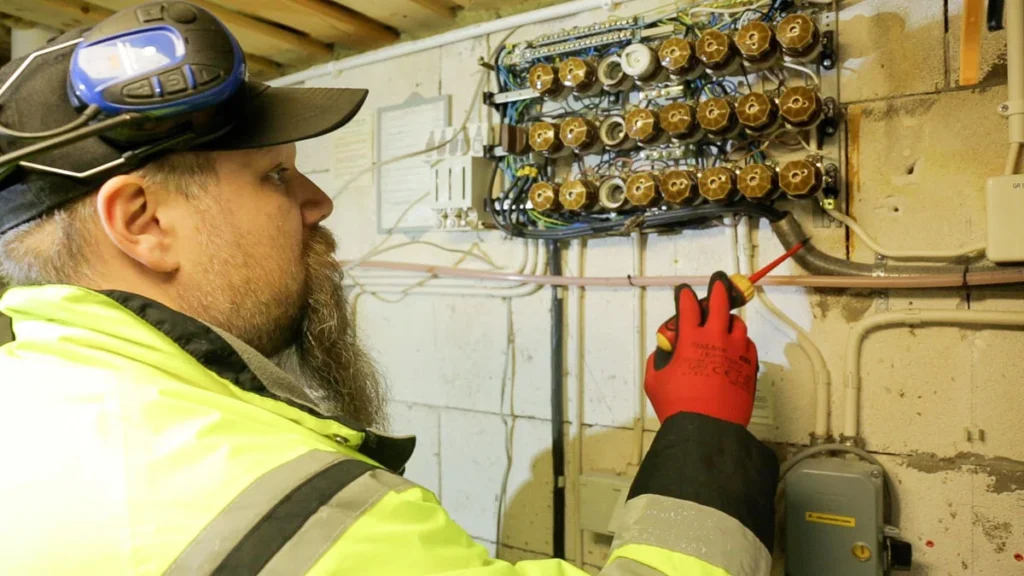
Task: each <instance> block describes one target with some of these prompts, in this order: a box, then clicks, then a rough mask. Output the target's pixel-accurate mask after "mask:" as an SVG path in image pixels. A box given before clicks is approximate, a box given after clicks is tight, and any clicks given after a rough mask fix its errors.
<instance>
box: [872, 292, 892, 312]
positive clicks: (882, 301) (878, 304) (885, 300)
mask: <svg viewBox="0 0 1024 576" xmlns="http://www.w3.org/2000/svg"><path fill="white" fill-rule="evenodd" d="M888 311H889V293H888V292H876V293H875V312H878V313H882V312H888Z"/></svg>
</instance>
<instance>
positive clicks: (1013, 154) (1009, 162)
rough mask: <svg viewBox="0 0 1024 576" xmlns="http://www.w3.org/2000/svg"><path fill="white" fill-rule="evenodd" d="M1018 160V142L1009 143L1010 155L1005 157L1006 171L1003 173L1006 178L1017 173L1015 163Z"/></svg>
mask: <svg viewBox="0 0 1024 576" xmlns="http://www.w3.org/2000/svg"><path fill="white" fill-rule="evenodd" d="M1019 160H1020V142H1010V153H1009V154H1008V155H1007V156H1006V170H1004V173H1005V174H1006V175H1007V176H1012V175H1014V174H1016V173H1017V162H1018V161H1019Z"/></svg>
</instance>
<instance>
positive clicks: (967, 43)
mask: <svg viewBox="0 0 1024 576" xmlns="http://www.w3.org/2000/svg"><path fill="white" fill-rule="evenodd" d="M1011 1H1013V0H1011ZM963 2H964V10H963V17H962V18H960V85H961V86H973V85H975V84H977V83H978V82H980V81H981V23H982V21H983V20H984V12H985V0H963Z"/></svg>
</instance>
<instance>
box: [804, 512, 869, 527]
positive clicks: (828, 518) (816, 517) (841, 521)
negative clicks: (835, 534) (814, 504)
mask: <svg viewBox="0 0 1024 576" xmlns="http://www.w3.org/2000/svg"><path fill="white" fill-rule="evenodd" d="M804 518H805V519H806V520H807V521H808V522H818V523H821V524H831V525H833V526H844V527H846V528H853V527H854V526H856V525H857V519H856V518H854V517H852V516H836V515H835V514H822V513H821V512H807V513H806V514H805V515H804Z"/></svg>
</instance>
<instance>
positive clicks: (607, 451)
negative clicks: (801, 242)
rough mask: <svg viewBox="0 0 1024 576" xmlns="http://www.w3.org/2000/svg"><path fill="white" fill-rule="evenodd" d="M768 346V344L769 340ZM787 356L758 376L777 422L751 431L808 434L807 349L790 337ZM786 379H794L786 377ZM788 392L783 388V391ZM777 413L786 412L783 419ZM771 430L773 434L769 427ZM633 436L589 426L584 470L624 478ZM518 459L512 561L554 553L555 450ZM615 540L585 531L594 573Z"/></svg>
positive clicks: (569, 463)
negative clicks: (524, 474)
mask: <svg viewBox="0 0 1024 576" xmlns="http://www.w3.org/2000/svg"><path fill="white" fill-rule="evenodd" d="M766 345H767V344H766ZM784 355H785V357H786V359H787V360H788V366H784V365H781V364H774V363H768V362H762V363H761V371H760V374H759V378H758V387H759V389H765V390H766V391H767V392H768V393H770V394H772V395H773V396H774V397H775V398H774V400H773V402H772V405H773V411H774V414H775V416H774V423H773V424H772V425H769V426H758V425H754V426H753V427H752V431H753V432H755V433H756V434H758V435H759V436H767V437H769V438H770V437H772V436H783V437H786V436H790V435H788V434H785V433H783V434H779V432H780V431H781V430H782V428H783V427H786V426H802V427H804V428H806V430H804V431H801V432H800V436H801V437H804V438H806V434H807V433H809V432H810V431H811V428H810V427H811V426H813V414H814V406H815V403H814V398H813V396H811V397H807V396H806V394H805V393H804V390H806V391H809V392H812V393H813V390H814V384H813V377H812V374H813V371H812V369H811V363H810V360H809V359H807V358H806V355H805V354H804V352H803V351H802V350H801V349H800V348H799V347H798V346H797V345H796V344H794V343H792V342H787V343H786V344H785V346H784ZM794 376H796V377H800V378H803V377H806V378H807V379H808V382H807V385H806V387H797V386H795V385H794V383H793V382H792V379H793V378H794ZM787 380H790V381H789V382H787ZM784 392H785V393H784ZM796 413H805V414H807V416H808V417H807V418H802V419H793V418H786V417H785V415H787V414H788V415H792V414H796ZM779 415H782V417H781V418H780V417H779ZM565 429H566V432H565V433H566V437H567V438H571V437H572V436H571V427H570V425H569V424H566V425H565ZM768 430H772V431H774V433H768V434H766V432H767V431H768ZM652 438H653V434H652V433H650V432H648V433H647V435H646V437H645V440H646V441H645V443H644V450H645V453H646V449H647V447H648V445H649V442H650V440H651V439H652ZM634 441H635V440H634V435H633V432H632V430H629V429H625V428H588V429H587V431H586V432H585V434H584V444H583V454H584V457H583V470H584V473H585V474H591V473H596V474H604V475H619V476H621V477H625V473H626V468H627V466H628V462H629V459H630V455H631V454H632V451H633V449H634ZM768 445H769V446H770V447H771V448H772V449H773V450H775V452H776V454H777V455H778V456H779V459H780V461H784V460H785V459H786V458H788V457H790V456H792V454H794V453H795V452H797V451H798V450H799V449H800V447H798V446H791V445H788V444H782V443H774V442H768ZM565 451H566V471H567V473H571V471H572V470H574V469H575V464H574V461H573V456H574V453H573V452H574V449H573V441H572V440H570V441H569V442H568V443H567V445H566V450H565ZM513 456H514V457H516V458H527V457H528V458H530V477H529V479H527V480H526V481H525V482H524V483H522V484H520V485H519V486H518V488H517V489H516V490H515V491H514V492H511V491H510V493H509V494H508V496H507V505H506V507H505V513H504V519H503V522H502V526H501V533H500V535H499V540H500V545H499V547H498V557H499V558H501V559H503V560H507V561H510V562H517V561H521V560H530V559H537V558H547V557H550V556H551V554H552V526H553V514H552V510H553V508H552V491H553V485H554V483H553V479H552V464H551V451H550V450H545V451H543V452H539V453H536V454H532V455H526V454H513ZM566 501H567V506H566V516H567V517H568V515H569V514H571V513H572V509H573V495H572V491H571V489H569V488H568V487H567V489H566ZM781 504H782V503H781V500H779V501H778V502H777V503H776V539H775V541H776V546H775V551H774V554H773V558H774V563H773V570H772V574H773V575H777V576H783V574H784V554H783V550H782V542H783V541H784V540H783V538H784V535H783V534H782V532H781V527H782V526H784V525H785V522H784V518H783V516H782V505H781ZM569 524H570V523H568V522H567V524H566V546H565V551H566V555H567V557H569V558H570V559H572V557H573V554H574V535H573V534H571V533H570V529H569ZM611 544H612V536H609V535H605V534H599V533H595V532H589V531H587V532H584V540H583V551H584V554H583V558H584V564H585V565H586V566H587V568H588V570H589V571H590V572H592V573H596V572H597V571H598V570H599V569H600V567H601V566H603V564H604V562H605V560H606V559H607V556H608V553H609V550H610V548H611Z"/></svg>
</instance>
